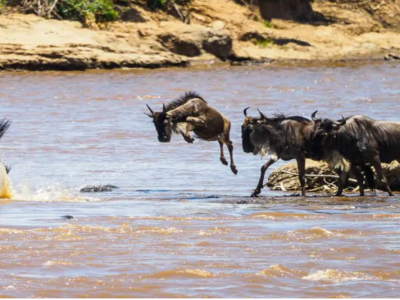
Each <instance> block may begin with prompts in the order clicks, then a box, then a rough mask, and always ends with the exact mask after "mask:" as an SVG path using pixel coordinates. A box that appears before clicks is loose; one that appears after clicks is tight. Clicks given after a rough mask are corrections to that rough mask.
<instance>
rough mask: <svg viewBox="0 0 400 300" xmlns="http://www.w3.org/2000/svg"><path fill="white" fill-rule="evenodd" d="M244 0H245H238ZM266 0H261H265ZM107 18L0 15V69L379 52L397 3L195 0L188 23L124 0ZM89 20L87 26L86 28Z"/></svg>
mask: <svg viewBox="0 0 400 300" xmlns="http://www.w3.org/2000/svg"><path fill="white" fill-rule="evenodd" d="M242 2H243V3H242ZM262 2H263V1H260V3H262ZM128 3H129V4H128V5H125V7H123V8H121V11H120V14H121V16H122V21H116V22H110V23H107V24H101V25H98V24H95V23H92V24H87V26H84V25H82V24H81V23H79V22H71V21H58V20H48V19H43V18H41V17H37V16H35V15H32V14H15V13H6V14H3V15H0V69H29V70H43V69H66V70H74V69H88V68H121V67H145V68H156V67H165V66H186V65H189V64H190V63H193V62H204V61H205V62H212V61H215V62H217V61H227V62H241V61H249V60H250V61H252V60H256V61H261V62H263V61H270V60H275V61H282V60H283V61H285V60H306V61H315V60H317V61H318V60H343V59H344V60H347V59H383V58H384V57H385V56H387V57H389V56H388V55H389V54H391V55H392V56H391V57H392V58H395V57H396V56H398V55H399V53H400V29H399V26H398V25H399V24H398V23H399V22H400V21H398V20H399V19H400V8H399V7H400V4H397V3H396V2H394V1H389V0H388V1H386V2H385V1H384V2H379V1H378V2H376V3H375V1H370V2H369V4H368V5H369V6H368V8H369V9H367V8H365V7H361V6H359V5H357V4H351V3H346V4H343V3H336V2H328V1H316V2H313V3H312V4H311V5H312V8H311V9H312V16H306V17H304V16H303V18H302V19H301V20H300V21H299V20H291V19H290V18H286V16H285V15H282V16H280V15H279V12H277V14H276V15H277V16H278V17H280V18H274V14H272V16H270V15H268V16H265V13H266V11H267V12H274V10H275V9H277V8H274V7H266V6H265V5H264V6H262V5H261V4H260V5H259V7H254V6H251V5H248V4H246V3H245V1H236V2H234V1H228V0H219V1H213V0H195V1H193V2H192V4H191V7H190V24H185V23H184V22H182V20H181V19H180V18H177V17H174V16H173V15H170V14H167V13H165V12H163V11H155V12H154V11H151V10H149V9H147V8H146V7H145V6H144V5H140V4H135V3H136V2H128ZM85 27H87V28H85Z"/></svg>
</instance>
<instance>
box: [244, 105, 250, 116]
mask: <svg viewBox="0 0 400 300" xmlns="http://www.w3.org/2000/svg"><path fill="white" fill-rule="evenodd" d="M249 108H250V106H249V107H246V108H245V109H244V110H243V114H244V116H245V117H247V110H248V109H249Z"/></svg>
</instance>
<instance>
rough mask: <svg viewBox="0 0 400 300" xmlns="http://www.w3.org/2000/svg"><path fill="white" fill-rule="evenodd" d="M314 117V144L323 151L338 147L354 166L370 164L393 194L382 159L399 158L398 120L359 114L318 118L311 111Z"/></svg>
mask: <svg viewBox="0 0 400 300" xmlns="http://www.w3.org/2000/svg"><path fill="white" fill-rule="evenodd" d="M313 120H314V122H315V130H314V134H313V136H312V142H313V143H314V144H317V145H321V147H322V148H323V149H325V151H337V152H338V153H340V154H341V155H342V156H344V157H345V158H346V159H347V160H348V161H349V162H350V163H351V164H352V165H353V166H361V167H363V166H366V165H371V166H373V167H374V168H375V171H376V174H377V177H378V180H379V181H381V182H382V183H383V184H384V185H385V186H386V189H387V191H388V193H389V195H390V196H392V195H393V193H392V191H391V189H390V186H389V184H388V182H387V179H386V177H385V175H384V174H383V170H382V166H381V163H382V162H385V163H390V162H392V161H393V160H397V161H399V162H400V122H387V121H376V120H374V119H371V118H368V117H366V116H361V115H356V116H350V117H347V118H344V117H343V116H342V120H340V121H334V120H331V119H317V118H315V114H314V115H313ZM360 192H361V185H360Z"/></svg>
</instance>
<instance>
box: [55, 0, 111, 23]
mask: <svg viewBox="0 0 400 300" xmlns="http://www.w3.org/2000/svg"><path fill="white" fill-rule="evenodd" d="M57 12H58V13H59V15H60V16H61V17H63V18H64V19H69V20H79V21H85V19H86V18H87V17H88V16H90V15H92V16H94V18H95V20H96V22H105V21H113V20H116V19H117V17H118V12H117V11H116V10H114V7H113V2H112V1H111V0H62V1H59V3H58V5H57Z"/></svg>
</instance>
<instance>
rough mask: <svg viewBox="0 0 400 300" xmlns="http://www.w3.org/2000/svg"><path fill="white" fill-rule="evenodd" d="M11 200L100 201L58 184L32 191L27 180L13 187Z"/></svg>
mask: <svg viewBox="0 0 400 300" xmlns="http://www.w3.org/2000/svg"><path fill="white" fill-rule="evenodd" d="M11 199H12V200H16V201H36V202H87V201H101V200H102V199H100V198H98V197H89V196H86V195H85V196H82V195H79V193H78V191H72V190H70V189H67V188H63V187H60V186H58V185H51V186H47V187H41V188H38V189H36V190H35V191H32V190H31V188H30V187H29V184H28V183H27V182H25V183H23V184H22V185H20V186H19V187H18V188H16V189H14V193H13V196H12V198H11Z"/></svg>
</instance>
